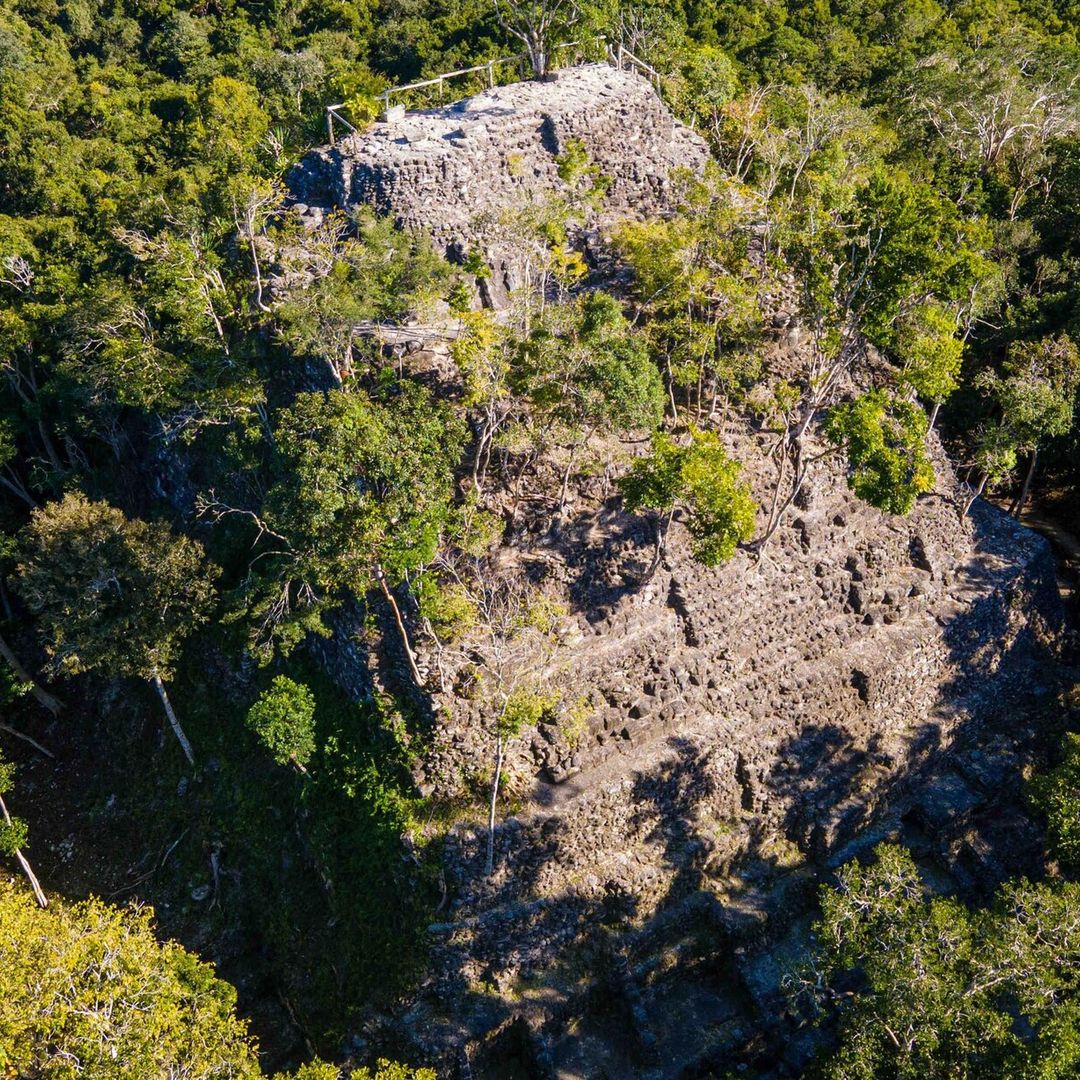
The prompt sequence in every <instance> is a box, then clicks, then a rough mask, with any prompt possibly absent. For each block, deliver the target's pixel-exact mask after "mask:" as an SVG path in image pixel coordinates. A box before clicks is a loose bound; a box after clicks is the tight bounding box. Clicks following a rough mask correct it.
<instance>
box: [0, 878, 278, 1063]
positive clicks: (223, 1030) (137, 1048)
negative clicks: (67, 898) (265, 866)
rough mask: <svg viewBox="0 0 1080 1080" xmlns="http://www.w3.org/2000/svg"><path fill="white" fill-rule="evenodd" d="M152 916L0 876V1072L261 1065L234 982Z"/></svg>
mask: <svg viewBox="0 0 1080 1080" xmlns="http://www.w3.org/2000/svg"><path fill="white" fill-rule="evenodd" d="M152 927H153V924H152V921H151V912H150V911H149V909H147V908H143V909H142V910H134V909H131V908H126V909H120V908H116V907H112V906H111V905H109V904H106V903H104V902H102V901H101V900H94V899H91V900H87V901H84V902H81V903H78V904H72V905H70V906H69V905H63V904H54V905H53V906H51V907H50V908H48V909H47V910H44V911H43V910H41V909H40V908H38V907H37V906H35V904H34V902H33V900H32V899H31V897H30V896H29V895H28V894H27V893H24V892H23V891H22V890H20V889H18V888H16V887H15V886H13V885H10V884H7V883H5V882H2V881H0V1075H3V1076H10V1077H31V1076H32V1077H35V1078H37V1080H69V1078H70V1080H74V1078H76V1077H78V1078H83V1077H85V1078H86V1080H90V1078H93V1080H157V1078H161V1080H165V1078H180V1077H184V1078H191V1080H195V1078H199V1080H201V1078H211V1077H213V1078H218V1077H221V1078H226V1077H256V1076H258V1075H259V1068H258V1064H257V1062H256V1058H255V1050H254V1046H253V1044H252V1042H251V1039H250V1038H249V1036H248V1033H247V1026H246V1024H245V1023H244V1022H243V1021H242V1020H239V1019H238V1018H237V1016H236V1014H235V1012H234V1006H235V1003H236V994H235V992H234V990H233V988H232V987H231V986H229V985H228V983H225V982H222V981H221V980H220V979H218V978H216V977H215V975H214V971H213V968H211V967H210V965H209V964H204V963H202V962H200V961H199V960H198V959H197V958H196V957H194V956H192V955H191V953H189V952H186V951H185V950H184V949H183V948H181V947H180V946H179V945H177V944H176V943H175V942H166V943H164V944H161V943H159V942H158V941H157V940H156V939H155V937H154V933H153V928H152Z"/></svg>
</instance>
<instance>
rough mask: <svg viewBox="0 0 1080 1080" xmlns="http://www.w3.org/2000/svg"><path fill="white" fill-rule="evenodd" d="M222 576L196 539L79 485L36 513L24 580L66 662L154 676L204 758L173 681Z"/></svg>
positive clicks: (20, 581)
mask: <svg viewBox="0 0 1080 1080" xmlns="http://www.w3.org/2000/svg"><path fill="white" fill-rule="evenodd" d="M216 576H217V570H216V568H215V567H213V566H212V565H211V564H208V563H207V562H206V559H205V557H204V553H203V549H202V546H201V545H200V544H199V543H197V542H196V541H194V540H190V539H188V538H187V537H185V536H176V535H174V534H173V532H172V530H171V529H169V527H168V526H167V525H165V524H163V523H161V522H147V521H142V520H140V519H138V518H135V519H130V518H127V517H125V516H124V514H123V513H122V512H121V511H120V510H118V509H116V508H115V507H113V506H110V505H108V503H103V502H91V501H90V500H88V499H87V498H86V497H85V496H83V495H81V494H77V493H76V494H69V495H65V496H64V498H63V499H61V500H59V501H54V502H50V503H48V504H47V505H46V506H44V507H43V508H41V509H40V510H35V511H34V512H33V514H32V515H31V517H30V523H29V524H28V525H27V528H26V540H25V548H24V557H23V562H22V563H20V565H19V567H18V570H17V577H16V584H17V587H18V589H19V591H20V592H21V594H22V596H23V598H24V599H25V601H26V603H27V605H28V606H29V607H30V609H31V611H33V613H34V614H35V615H36V616H37V618H38V623H39V626H40V628H41V630H42V632H43V634H44V637H45V648H46V650H47V652H48V654H49V656H50V657H51V658H52V662H53V664H54V666H55V668H56V670H57V671H58V672H60V673H61V674H65V675H75V674H78V673H80V672H84V671H100V672H102V673H103V674H105V675H109V676H117V675H121V676H133V677H136V678H142V679H148V680H149V681H150V682H152V683H153V685H154V688H155V690H156V691H157V693H158V696H159V697H160V698H161V703H162V706H163V707H164V709H165V714H166V716H167V717H168V720H169V723H170V725H171V726H172V730H173V732H174V733H175V735H176V738H177V740H178V741H179V743H180V745H181V747H182V748H183V750H184V754H185V756H186V757H187V759H188V761H189V762H190V763H191V764H194V761H195V755H194V752H193V751H192V748H191V743H190V742H189V741H188V738H187V736H186V735H185V734H184V731H183V728H182V727H181V726H180V723H179V721H178V720H177V718H176V714H175V712H174V711H173V707H172V704H171V702H170V701H169V696H168V693H167V692H166V690H165V681H166V680H168V679H170V678H171V677H172V673H173V668H174V666H175V664H176V661H177V659H178V657H179V655H180V649H181V646H182V645H183V642H184V639H185V638H187V637H188V636H189V635H190V634H191V632H192V631H193V630H195V629H196V628H197V627H198V626H199V625H200V624H202V623H203V622H205V621H206V619H207V618H208V616H209V612H210V608H211V605H212V603H213V599H214V579H215V577H216Z"/></svg>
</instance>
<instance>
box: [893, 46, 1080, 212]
mask: <svg viewBox="0 0 1080 1080" xmlns="http://www.w3.org/2000/svg"><path fill="white" fill-rule="evenodd" d="M907 96H908V102H909V105H910V108H911V109H912V110H913V112H914V113H915V115H917V116H918V117H919V118H920V119H921V120H922V122H923V123H924V124H925V125H926V126H927V128H928V129H929V130H931V131H932V132H934V133H935V134H936V135H937V136H938V137H939V138H940V139H941V140H942V141H943V142H944V144H945V145H946V146H947V147H948V149H949V150H950V151H951V152H952V153H953V154H955V155H956V157H957V158H959V159H960V160H961V161H967V160H971V161H974V162H976V163H977V164H978V165H979V166H980V167H982V168H983V169H985V170H987V171H988V172H991V173H998V174H1001V175H1002V176H1003V177H1004V179H1005V180H1006V182H1007V183H1008V184H1009V185H1010V187H1011V188H1012V191H1011V193H1010V198H1009V205H1008V216H1009V217H1010V218H1015V217H1016V215H1017V212H1018V210H1019V208H1020V206H1021V204H1022V202H1023V200H1024V197H1025V196H1026V195H1027V194H1028V193H1029V192H1031V191H1032V190H1033V189H1035V188H1036V187H1038V186H1039V185H1040V184H1041V183H1044V182H1045V181H1046V178H1047V176H1048V174H1049V173H1050V171H1051V169H1052V161H1053V157H1052V154H1051V152H1050V148H1051V147H1052V145H1053V143H1054V142H1055V140H1058V139H1062V138H1065V137H1068V136H1070V135H1075V134H1076V133H1077V132H1078V131H1080V62H1078V61H1077V58H1076V55H1075V51H1074V50H1068V49H1062V48H1060V46H1057V45H1056V44H1051V43H1050V42H1048V41H1046V40H1040V38H1039V37H1038V35H1036V34H1033V33H1031V32H1030V31H1029V30H1026V29H1019V28H1015V27H1014V28H1008V29H1006V30H1005V32H998V33H995V34H994V35H993V37H992V39H990V40H987V41H986V42H984V43H980V44H976V45H973V46H972V47H969V48H967V49H964V50H962V51H960V52H959V53H958V54H957V53H952V52H944V51H942V52H938V53H937V54H936V55H934V56H931V57H928V58H927V60H926V61H924V62H923V63H921V64H919V65H918V66H917V67H916V69H915V73H914V77H913V78H912V80H911V83H910V87H909V89H908V95H907Z"/></svg>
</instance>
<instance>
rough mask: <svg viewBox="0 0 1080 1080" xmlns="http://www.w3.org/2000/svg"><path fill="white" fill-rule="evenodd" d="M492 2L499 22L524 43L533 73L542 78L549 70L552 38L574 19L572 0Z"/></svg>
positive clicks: (576, 19)
mask: <svg viewBox="0 0 1080 1080" xmlns="http://www.w3.org/2000/svg"><path fill="white" fill-rule="evenodd" d="M494 4H495V17H496V18H497V19H498V20H499V25H500V26H501V27H502V28H503V29H504V30H505V31H506V32H507V33H508V34H512V35H513V36H514V37H516V38H517V39H518V41H520V42H521V43H522V44H523V45H524V46H525V48H526V50H527V52H528V54H529V63H530V64H532V69H533V76H534V77H535V78H537V79H542V78H543V77H544V76H545V75H547V73H548V72H549V71H550V70H551V49H552V47H553V42H552V37H553V36H554V34H555V32H556V31H560V30H565V29H567V28H568V27H571V26H573V25H574V23H576V22H577V21H578V18H579V17H580V15H581V11H580V9H579V8H578V6H577V4H576V3H575V2H574V0H494Z"/></svg>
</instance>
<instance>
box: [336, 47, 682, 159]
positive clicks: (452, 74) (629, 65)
mask: <svg viewBox="0 0 1080 1080" xmlns="http://www.w3.org/2000/svg"><path fill="white" fill-rule="evenodd" d="M594 42H595V43H596V44H602V45H603V46H604V52H605V55H606V56H607V60H608V63H610V64H613V65H614V66H615V67H616V68H618V69H619V70H620V71H623V70H626V69H630V70H632V71H637V72H638V73H639V74H641V75H644V76H645V78H647V79H648V80H649V81H650V82H651V83H652V84H653V85H654V86H655V87H656V89H657V91H659V90H660V82H661V76H660V72H659V71H657V70H656V68H654V67H652V66H650V65H649V64H646V63H645V61H644V60H641V59H639V58H638V57H636V56H635V55H634V54H633V53H632V52H631V51H630V50H629V49H627V48H625V47H624V46H623V45H622V43H621V42H620V43H619V45H617V46H616V47H614V48H613V47H612V46H610V45H609V44H608V43H607V39H606V38H605V37H604V36H603V35H600V36H599V37H597V38H595V39H594ZM583 44H585V43H584V42H581V41H563V42H560V43H559V44H558V45H555V46H553V47H552V50H551V52H552V55H554V54H555V52H556V51H557V50H559V49H573V48H580V47H581V46H582V45H583ZM528 62H529V58H528V56H527V55H526V54H525V53H521V54H520V55H518V56H500V57H497V58H496V59H494V60H488V61H487V63H484V64H476V65H474V66H473V67H467V68H459V69H458V70H457V71H446V72H443V74H441V75H436V76H435V78H433V79H422V80H421V81H420V82H414V83H406V84H405V85H404V86H392V87H390V88H389V89H387V90H384V91H383V92H382V93H381V94H379V96H378V100H379V101H381V102H382V103H383V111H384V113H386V112H388V111H389V109H390V98H391V97H392V96H393V95H394V94H407V93H409V92H410V91H413V90H425V89H427V88H428V87H429V86H437V87H438V88H439V100H440V101H443V100H444V99H445V94H446V83H447V81H448V80H449V79H458V78H461V77H462V76H465V75H476V74H478V73H479V72H481V71H482V72H485V73H486V74H487V84H488V86H489V87H493V86H494V85H495V70H496V69H497V68H498V67H500V66H502V65H503V64H514V63H516V64H517V65H518V77H519V78H521V79H523V78H524V77H525V68H526V65H527V64H528ZM343 108H345V105H344V103H342V104H340V105H327V106H326V130H327V134H328V135H329V136H330V145H331V146H333V145H334V121H335V120H337V121H338V122H339V123H341V124H342V125H344V126H345V127H347V128H348V129H349V131H351V132H354V133H355V132H356V131H357V128H356V127H355V126H354V125H353V124H351V123H350V122H349V121H348V120H346V119H345V117H344V116H342V115H341V110H342V109H343Z"/></svg>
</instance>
